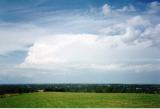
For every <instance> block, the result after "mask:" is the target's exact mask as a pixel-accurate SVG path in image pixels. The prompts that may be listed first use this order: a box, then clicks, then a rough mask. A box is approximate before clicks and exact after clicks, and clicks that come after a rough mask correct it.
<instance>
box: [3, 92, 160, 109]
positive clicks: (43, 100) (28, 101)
mask: <svg viewBox="0 0 160 109" xmlns="http://www.w3.org/2000/svg"><path fill="white" fill-rule="evenodd" d="M0 107H2V108H3V107H8V108H11V107H14V108H18V107H23V108H27V107H30V108H32V107H37V108H38V107H39V108H40V107H42V108H45V107H53V108H54V107H55V108H56V107H60V108H65V107H68V108H72V107H77V108H78V107H80V108H81V107H82V108H85V107H92V108H94V107H96V108H103V107H106V108H107V107H150V108H151V107H152V108H153V107H160V95H159V94H142V93H139V94H135V93H70V92H38V93H26V94H20V95H16V96H8V97H5V98H0Z"/></svg>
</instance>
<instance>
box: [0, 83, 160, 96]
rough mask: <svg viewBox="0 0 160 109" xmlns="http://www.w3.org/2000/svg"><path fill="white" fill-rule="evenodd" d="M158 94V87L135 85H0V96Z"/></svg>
mask: <svg viewBox="0 0 160 109" xmlns="http://www.w3.org/2000/svg"><path fill="white" fill-rule="evenodd" d="M42 91H44V92H49V91H50V92H96V93H160V85H136V84H134V85H133V84H23V85H22V84H21V85H20V84H17V85H0V95H3V94H6V93H19V94H21V93H31V92H42Z"/></svg>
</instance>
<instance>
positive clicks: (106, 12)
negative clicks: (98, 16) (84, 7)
mask: <svg viewBox="0 0 160 109" xmlns="http://www.w3.org/2000/svg"><path fill="white" fill-rule="evenodd" d="M102 12H103V14H104V15H106V16H107V15H109V14H111V12H112V9H111V7H110V6H109V5H108V4H105V5H103V7H102Z"/></svg>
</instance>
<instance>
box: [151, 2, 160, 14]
mask: <svg viewBox="0 0 160 109" xmlns="http://www.w3.org/2000/svg"><path fill="white" fill-rule="evenodd" d="M148 12H149V13H150V14H156V13H159V12H160V3H159V2H158V1H153V2H151V3H149V4H148Z"/></svg>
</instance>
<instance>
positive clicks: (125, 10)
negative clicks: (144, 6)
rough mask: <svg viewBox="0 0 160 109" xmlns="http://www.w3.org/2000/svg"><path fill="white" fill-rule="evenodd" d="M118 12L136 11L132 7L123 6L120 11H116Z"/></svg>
mask: <svg viewBox="0 0 160 109" xmlns="http://www.w3.org/2000/svg"><path fill="white" fill-rule="evenodd" d="M117 11H118V12H135V11H136V9H135V7H134V6H132V5H129V6H124V7H123V8H121V9H117Z"/></svg>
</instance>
